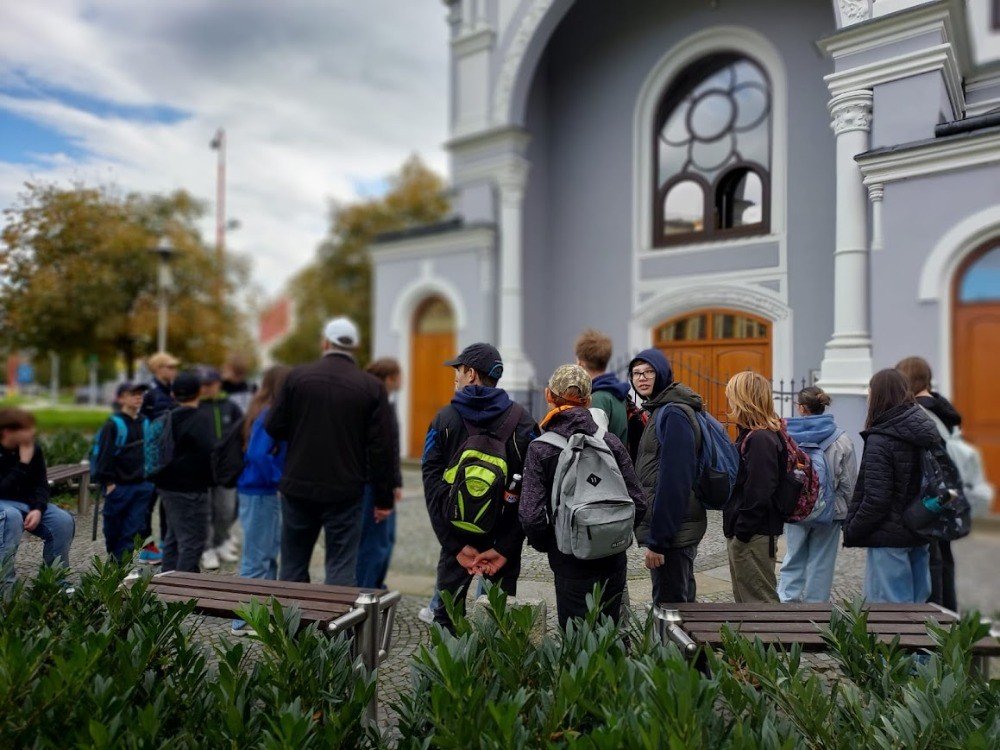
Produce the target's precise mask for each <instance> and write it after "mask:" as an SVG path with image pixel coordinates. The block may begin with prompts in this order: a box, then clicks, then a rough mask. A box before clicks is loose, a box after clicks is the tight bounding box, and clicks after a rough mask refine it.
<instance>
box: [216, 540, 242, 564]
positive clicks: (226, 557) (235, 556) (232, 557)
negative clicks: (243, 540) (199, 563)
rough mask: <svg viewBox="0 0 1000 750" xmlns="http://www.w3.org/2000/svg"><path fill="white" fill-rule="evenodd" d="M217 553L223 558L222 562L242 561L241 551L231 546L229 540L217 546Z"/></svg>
mask: <svg viewBox="0 0 1000 750" xmlns="http://www.w3.org/2000/svg"><path fill="white" fill-rule="evenodd" d="M215 554H217V555H218V556H219V559H220V560H222V562H227V563H234V562H239V561H240V554H239V552H236V551H234V550H233V548H232V547H231V546H229V542H223V543H222V544H221V545H219V546H218V547H216V548H215Z"/></svg>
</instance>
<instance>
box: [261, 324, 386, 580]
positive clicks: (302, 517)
mask: <svg viewBox="0 0 1000 750" xmlns="http://www.w3.org/2000/svg"><path fill="white" fill-rule="evenodd" d="M359 343H360V336H359V335H358V329H357V326H355V325H354V323H353V321H351V320H350V319H349V318H344V317H341V318H334V319H333V320H331V321H330V322H329V323H327V324H326V327H325V328H324V330H323V343H322V347H323V356H322V358H320V360H319V361H317V362H312V363H310V364H307V365H301V366H299V367H296V368H295V369H294V370H292V372H291V373H290V374H289V375H288V378H287V380H286V381H285V384H284V386H283V387H282V389H281V392H280V393H279V394H278V398H277V400H276V402H275V404H274V406H273V407H272V408H271V411H270V412H269V414H268V418H267V422H266V423H265V429H266V430H267V432H268V434H269V435H270V436H271V437H272V438H274V439H275V440H285V441H287V442H288V458H287V461H286V463H285V473H284V476H283V477H282V479H281V484H280V485H279V487H280V489H281V494H282V505H281V571H280V576H281V580H283V581H309V560H310V558H311V557H312V551H313V547H314V546H315V544H316V539H317V538H318V537H319V530H320V529H321V528H322V529H324V531H325V533H326V583H327V584H332V585H339V586H353V585H354V582H355V566H356V562H357V555H358V543H359V542H360V540H361V501H362V497H363V495H364V487H365V482H366V481H368V478H369V477H371V482H372V485H373V492H374V501H375V510H374V516H375V520H376V522H381V521H383V520H385V519H386V518H388V517H389V515H390V514H391V513H392V508H393V476H394V472H393V465H392V456H393V451H392V440H393V437H392V422H391V416H390V412H389V409H390V407H389V401H388V397H387V396H386V390H385V386H383V385H382V383H381V382H380V381H379V379H378V378H376V377H374V376H373V375H369V374H368V373H366V372H363V371H362V370H361V369H360V368H359V367H358V365H357V363H356V362H355V360H354V354H353V352H354V350H355V349H357V347H358V344H359Z"/></svg>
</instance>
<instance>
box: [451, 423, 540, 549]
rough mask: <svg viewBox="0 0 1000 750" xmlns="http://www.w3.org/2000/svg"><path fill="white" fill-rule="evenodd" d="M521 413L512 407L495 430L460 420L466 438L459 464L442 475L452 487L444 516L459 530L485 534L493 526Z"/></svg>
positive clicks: (502, 502) (505, 482)
mask: <svg viewBox="0 0 1000 750" xmlns="http://www.w3.org/2000/svg"><path fill="white" fill-rule="evenodd" d="M523 413H524V412H523V409H522V408H521V406H519V405H518V404H512V405H511V407H510V408H509V409H508V410H507V413H506V414H505V415H504V417H503V419H502V420H501V422H500V424H499V425H498V426H497V428H496V430H495V431H492V430H485V429H483V428H482V427H479V426H478V425H474V424H472V423H471V422H467V421H466V420H465V419H463V420H462V422H463V423H464V424H465V429H466V431H467V432H468V433H469V434H468V437H467V438H466V439H465V442H464V443H462V445H461V447H460V448H459V449H458V462H457V463H456V464H455V465H454V466H452V467H451V468H449V469H447V470H446V471H445V472H444V481H445V482H447V483H448V484H450V485H451V491H450V492H449V493H448V507H447V517H448V519H449V520H450V522H451V525H452V526H454V527H455V528H456V529H458V530H459V531H463V532H465V533H467V534H480V535H485V534H489V533H490V532H491V531H493V528H494V527H495V526H496V524H497V521H498V520H499V518H500V514H501V512H502V511H503V504H504V497H503V496H504V492H505V490H506V489H507V487H506V484H507V475H508V469H509V468H510V467H509V466H508V465H507V441H508V440H510V439H511V437H512V436H513V435H514V430H515V429H516V428H517V423H518V422H519V421H520V420H521V415H522V414H523Z"/></svg>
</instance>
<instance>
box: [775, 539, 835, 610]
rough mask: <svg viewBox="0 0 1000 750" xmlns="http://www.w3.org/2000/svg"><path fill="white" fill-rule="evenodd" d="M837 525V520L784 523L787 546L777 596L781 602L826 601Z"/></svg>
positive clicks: (830, 580)
mask: <svg viewBox="0 0 1000 750" xmlns="http://www.w3.org/2000/svg"><path fill="white" fill-rule="evenodd" d="M840 527H841V524H840V522H839V521H838V522H836V523H831V524H824V525H816V526H806V525H805V524H801V523H786V524H785V540H786V544H787V545H788V548H787V550H786V551H785V559H784V560H782V562H781V574H780V575H779V577H778V598H779V599H781V601H782V602H828V601H830V589H831V588H833V568H834V565H836V563H837V548H838V547H839V546H840Z"/></svg>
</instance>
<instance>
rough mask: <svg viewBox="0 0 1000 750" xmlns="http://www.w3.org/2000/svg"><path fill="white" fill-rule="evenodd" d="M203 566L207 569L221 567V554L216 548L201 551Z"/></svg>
mask: <svg viewBox="0 0 1000 750" xmlns="http://www.w3.org/2000/svg"><path fill="white" fill-rule="evenodd" d="M201 567H202V568H203V569H205V570H218V569H219V556H218V554H216V552H215V550H214V549H207V550H205V551H204V552H202V553H201Z"/></svg>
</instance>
